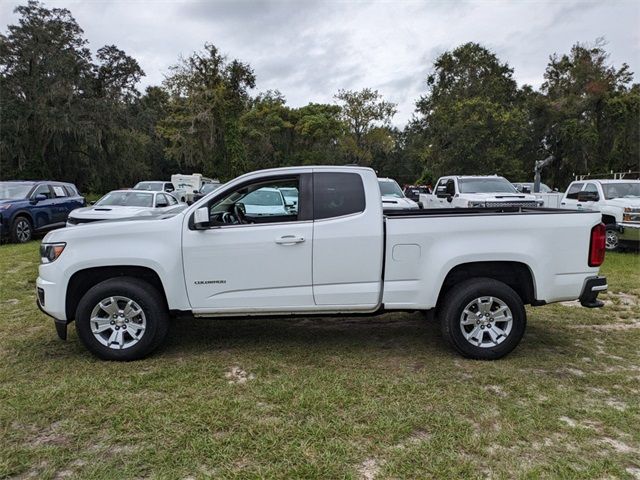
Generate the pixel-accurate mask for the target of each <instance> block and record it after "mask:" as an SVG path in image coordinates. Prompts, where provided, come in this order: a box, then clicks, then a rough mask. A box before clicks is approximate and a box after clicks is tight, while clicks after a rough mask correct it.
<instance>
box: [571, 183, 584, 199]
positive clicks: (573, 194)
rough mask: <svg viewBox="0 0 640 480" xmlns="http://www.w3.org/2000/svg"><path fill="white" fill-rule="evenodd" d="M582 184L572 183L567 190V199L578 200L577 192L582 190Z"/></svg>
mask: <svg viewBox="0 0 640 480" xmlns="http://www.w3.org/2000/svg"><path fill="white" fill-rule="evenodd" d="M583 185H584V183H574V184H572V185H571V186H570V187H569V190H567V198H571V199H572V200H577V199H578V192H579V191H580V190H582V186H583Z"/></svg>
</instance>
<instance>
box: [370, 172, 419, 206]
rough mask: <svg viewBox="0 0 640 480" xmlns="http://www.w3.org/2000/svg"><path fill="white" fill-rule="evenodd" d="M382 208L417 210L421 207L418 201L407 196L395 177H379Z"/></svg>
mask: <svg viewBox="0 0 640 480" xmlns="http://www.w3.org/2000/svg"><path fill="white" fill-rule="evenodd" d="M378 185H379V186H380V196H381V197H382V208H384V209H385V210H416V209H418V208H420V207H419V206H418V204H417V203H416V202H414V201H413V200H411V199H410V198H407V197H406V196H405V195H404V192H403V191H402V189H401V188H400V185H398V182H396V181H395V180H394V179H393V178H378Z"/></svg>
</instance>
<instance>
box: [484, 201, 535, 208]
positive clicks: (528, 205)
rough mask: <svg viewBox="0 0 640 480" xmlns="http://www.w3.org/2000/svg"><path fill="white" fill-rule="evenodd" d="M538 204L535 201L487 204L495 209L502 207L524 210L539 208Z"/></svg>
mask: <svg viewBox="0 0 640 480" xmlns="http://www.w3.org/2000/svg"><path fill="white" fill-rule="evenodd" d="M537 206H538V203H537V202H535V201H531V202H487V207H490V208H491V207H495V208H502V207H523V208H531V207H537Z"/></svg>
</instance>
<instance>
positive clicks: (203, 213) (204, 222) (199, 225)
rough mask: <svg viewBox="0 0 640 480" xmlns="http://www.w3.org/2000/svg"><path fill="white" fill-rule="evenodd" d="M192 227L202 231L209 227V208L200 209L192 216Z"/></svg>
mask: <svg viewBox="0 0 640 480" xmlns="http://www.w3.org/2000/svg"><path fill="white" fill-rule="evenodd" d="M193 225H194V227H196V229H203V228H207V227H208V226H209V207H200V208H198V209H197V210H196V212H195V213H194V215H193Z"/></svg>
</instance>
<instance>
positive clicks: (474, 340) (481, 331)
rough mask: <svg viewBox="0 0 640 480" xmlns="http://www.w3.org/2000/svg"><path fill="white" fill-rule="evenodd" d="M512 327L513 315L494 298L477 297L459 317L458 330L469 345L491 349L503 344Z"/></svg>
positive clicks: (504, 305) (505, 305)
mask: <svg viewBox="0 0 640 480" xmlns="http://www.w3.org/2000/svg"><path fill="white" fill-rule="evenodd" d="M512 327H513V314H512V313H511V310H510V309H509V307H508V306H507V304H506V303H505V302H504V301H502V300H500V299H499V298H496V297H478V298H475V299H474V300H472V301H471V302H469V303H468V304H467V306H466V307H465V308H464V310H463V311H462V314H461V315H460V330H461V331H462V335H463V336H464V338H465V339H466V340H467V342H469V343H470V344H471V345H473V346H475V347H481V348H491V347H495V346H496V345H499V344H501V343H502V342H504V341H505V340H506V339H507V337H508V336H509V333H511V329H512Z"/></svg>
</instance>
